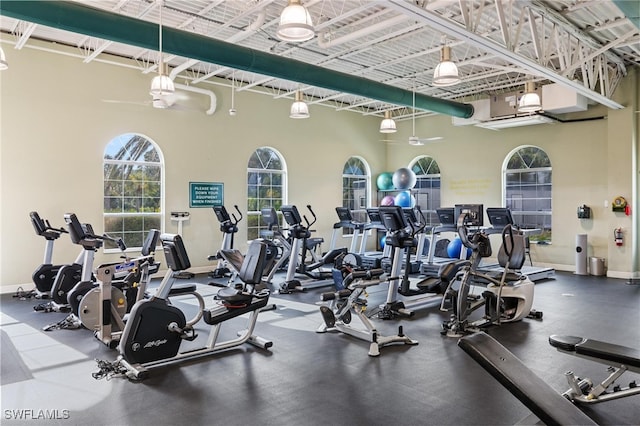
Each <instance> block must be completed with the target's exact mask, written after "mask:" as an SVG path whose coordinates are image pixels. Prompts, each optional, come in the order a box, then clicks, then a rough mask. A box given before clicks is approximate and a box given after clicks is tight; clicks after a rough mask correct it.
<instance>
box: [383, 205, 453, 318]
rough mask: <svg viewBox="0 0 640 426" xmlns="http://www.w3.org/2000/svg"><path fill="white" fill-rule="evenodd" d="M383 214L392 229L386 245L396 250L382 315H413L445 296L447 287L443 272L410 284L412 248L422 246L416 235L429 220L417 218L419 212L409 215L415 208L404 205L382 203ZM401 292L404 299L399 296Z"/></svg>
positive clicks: (389, 228) (420, 213)
mask: <svg viewBox="0 0 640 426" xmlns="http://www.w3.org/2000/svg"><path fill="white" fill-rule="evenodd" d="M379 213H380V218H381V219H382V222H383V223H384V225H385V227H386V229H387V231H388V233H387V237H386V240H385V246H387V245H388V246H390V247H392V249H393V251H392V253H391V271H390V275H391V277H390V278H389V281H390V285H389V289H388V291H387V299H386V301H385V303H384V305H381V306H380V310H379V311H378V317H379V318H382V319H392V318H395V317H398V316H404V317H411V316H413V315H414V314H415V311H416V310H418V309H422V308H425V307H429V306H431V305H433V303H434V300H436V299H437V298H440V297H441V294H442V290H443V289H442V285H441V283H442V275H440V276H439V277H437V278H427V279H424V280H422V281H420V282H419V283H417V286H416V287H415V288H414V287H410V284H411V283H410V280H409V274H410V272H411V270H412V269H414V267H412V265H411V250H412V249H413V248H415V247H418V245H419V244H418V240H417V238H416V235H417V234H420V233H421V232H422V231H423V229H424V226H425V224H426V221H425V220H414V219H413V217H415V215H414V214H409V213H412V209H403V208H402V207H400V206H381V207H380V208H379ZM419 215H422V212H419ZM422 219H424V216H422ZM418 269H419V268H418ZM398 294H400V295H401V296H404V298H398Z"/></svg>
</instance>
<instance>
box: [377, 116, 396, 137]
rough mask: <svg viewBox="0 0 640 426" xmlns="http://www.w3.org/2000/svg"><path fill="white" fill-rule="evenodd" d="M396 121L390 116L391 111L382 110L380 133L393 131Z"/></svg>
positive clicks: (394, 130)
mask: <svg viewBox="0 0 640 426" xmlns="http://www.w3.org/2000/svg"><path fill="white" fill-rule="evenodd" d="M396 131H397V129H396V122H395V121H393V118H391V111H385V112H384V120H382V121H381V122H380V133H395V132H396Z"/></svg>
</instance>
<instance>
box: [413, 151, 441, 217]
mask: <svg viewBox="0 0 640 426" xmlns="http://www.w3.org/2000/svg"><path fill="white" fill-rule="evenodd" d="M426 159H430V160H431V164H430V167H429V168H431V166H432V165H433V164H435V166H436V167H437V168H438V173H428V174H418V173H416V171H415V167H416V165H417V164H418V163H419V162H421V161H422V160H426ZM408 167H409V169H410V170H412V171H413V172H414V173H415V174H416V185H415V186H414V189H413V190H412V194H413V195H414V196H415V197H416V205H418V206H420V208H421V210H422V214H424V217H425V218H426V219H427V226H437V225H439V224H440V221H439V219H438V215H437V213H436V209H438V208H440V207H441V206H442V172H441V170H440V165H439V164H438V162H437V161H436V159H435V158H433V157H432V156H431V155H428V154H424V155H419V156H417V157H415V158H414V159H413V160H411V162H410V163H409V166H408ZM421 168H422V167H421ZM427 171H429V170H427ZM436 177H437V180H438V183H439V187H438V188H437V190H438V193H437V197H435V196H433V194H431V195H432V197H429V191H428V190H429V189H432V190H434V189H435V187H434V186H433V185H429V188H427V191H426V192H422V191H421V189H422V188H420V185H419V184H420V181H421V180H427V179H428V180H429V181H430V182H433V179H434V178H436ZM424 198H426V199H427V200H426V204H427V208H426V209H425V208H424V206H423V205H422V204H424ZM429 207H431V208H429Z"/></svg>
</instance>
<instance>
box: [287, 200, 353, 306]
mask: <svg viewBox="0 0 640 426" xmlns="http://www.w3.org/2000/svg"><path fill="white" fill-rule="evenodd" d="M280 210H281V211H282V215H283V216H284V220H285V221H286V222H287V223H288V224H289V237H290V238H291V239H292V240H293V242H292V243H291V255H290V256H289V266H288V267H287V276H286V278H285V281H284V282H283V283H281V284H280V293H283V294H286V293H292V292H294V291H300V292H302V291H306V290H307V289H309V288H315V287H324V286H328V285H332V284H333V272H332V271H323V270H321V269H320V268H321V267H322V266H324V265H327V264H331V263H334V262H335V261H336V260H337V259H338V258H339V257H341V256H344V255H345V254H346V253H347V249H346V248H339V249H333V250H330V251H329V252H327V253H326V254H325V255H324V256H322V257H321V258H318V257H314V262H313V263H306V257H307V253H308V252H311V254H312V257H313V255H314V254H315V250H314V249H313V248H311V247H310V246H309V239H310V238H311V226H312V225H313V224H314V223H316V221H317V219H318V218H317V217H316V214H315V213H314V212H313V210H312V209H311V206H310V205H307V210H309V212H310V213H311V215H312V216H313V220H311V221H310V220H309V219H307V217H306V216H301V215H300V212H299V211H298V208H297V207H296V206H294V205H288V206H282V207H281V208H280ZM303 218H304V221H305V224H304V225H303V224H302V219H303ZM296 273H298V274H303V275H306V276H307V277H309V278H310V280H306V281H305V282H303V281H300V280H299V279H297V278H296Z"/></svg>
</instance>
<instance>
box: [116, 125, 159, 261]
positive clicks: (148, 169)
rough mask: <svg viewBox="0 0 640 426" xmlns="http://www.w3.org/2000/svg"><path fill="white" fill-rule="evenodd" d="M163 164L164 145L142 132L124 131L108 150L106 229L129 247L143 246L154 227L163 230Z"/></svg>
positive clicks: (138, 247) (137, 247)
mask: <svg viewBox="0 0 640 426" xmlns="http://www.w3.org/2000/svg"><path fill="white" fill-rule="evenodd" d="M163 166H164V162H163V159H162V153H161V152H160V149H159V148H158V147H157V145H156V144H155V143H154V142H153V141H151V140H149V139H147V138H146V137H144V136H142V135H138V134H134V133H126V134H123V135H120V136H118V137H116V138H114V139H112V140H111V141H110V142H109V144H108V145H107V146H106V148H105V150H104V161H103V169H104V206H103V216H104V232H105V233H107V234H109V235H111V236H113V237H116V238H118V237H119V238H122V239H123V240H124V242H125V244H126V245H127V248H129V249H140V248H141V247H142V244H143V242H144V239H145V237H146V235H147V232H148V231H149V230H150V229H154V228H155V229H158V230H162V223H163V220H162V218H163V212H162V204H163V203H162V196H163V181H164V168H163ZM104 247H105V249H114V248H116V246H115V245H114V244H112V243H109V242H105V245H104Z"/></svg>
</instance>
